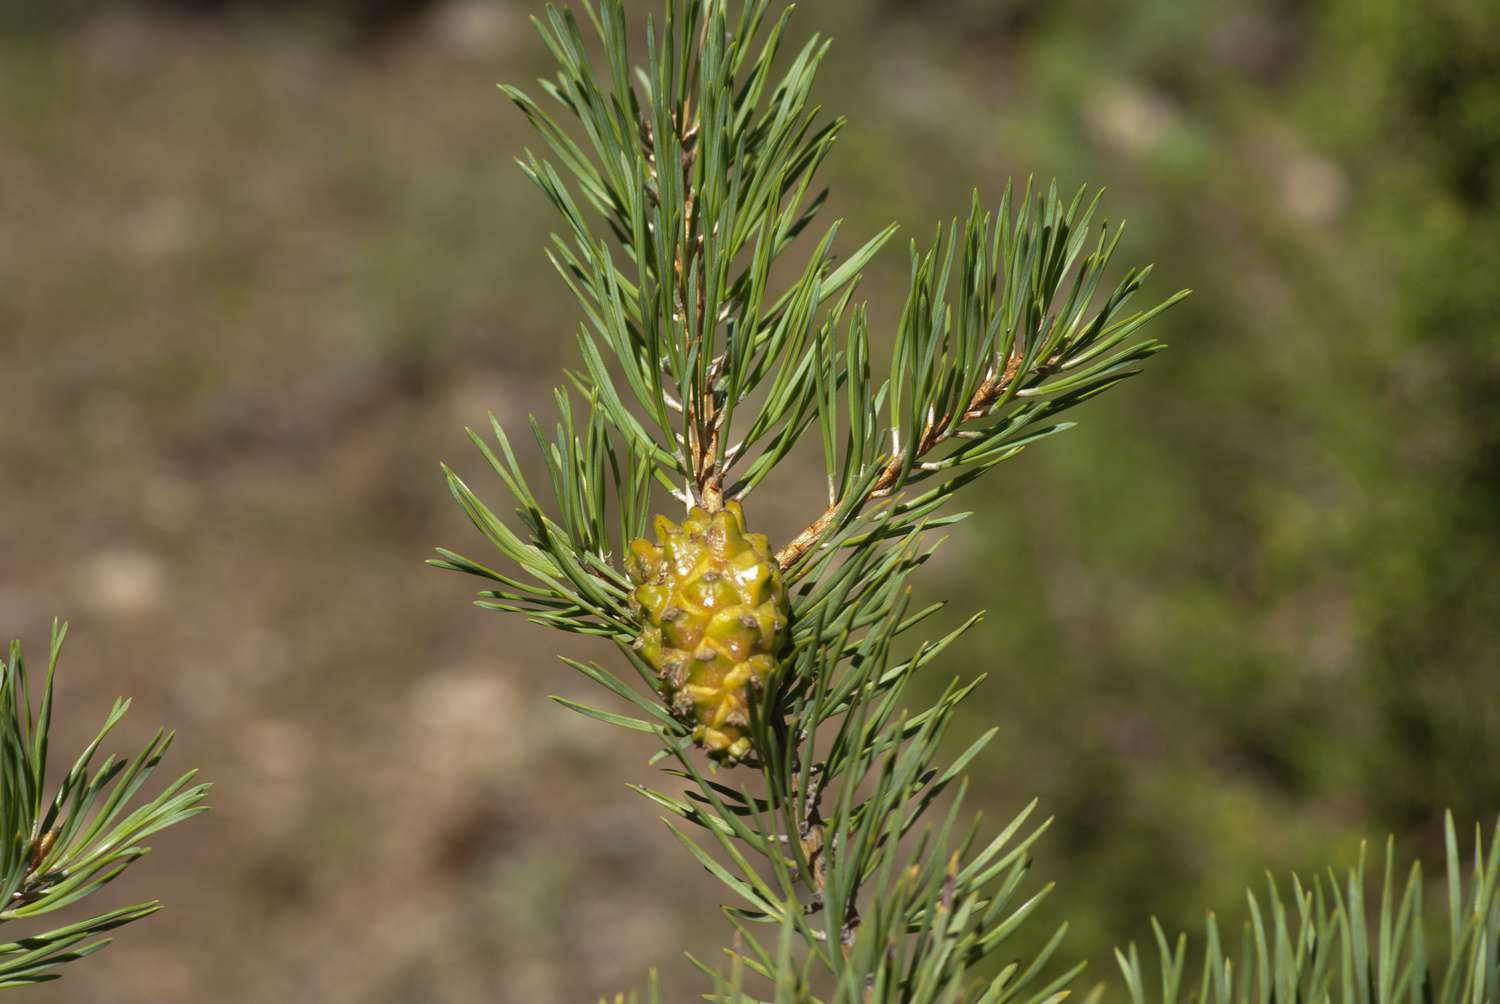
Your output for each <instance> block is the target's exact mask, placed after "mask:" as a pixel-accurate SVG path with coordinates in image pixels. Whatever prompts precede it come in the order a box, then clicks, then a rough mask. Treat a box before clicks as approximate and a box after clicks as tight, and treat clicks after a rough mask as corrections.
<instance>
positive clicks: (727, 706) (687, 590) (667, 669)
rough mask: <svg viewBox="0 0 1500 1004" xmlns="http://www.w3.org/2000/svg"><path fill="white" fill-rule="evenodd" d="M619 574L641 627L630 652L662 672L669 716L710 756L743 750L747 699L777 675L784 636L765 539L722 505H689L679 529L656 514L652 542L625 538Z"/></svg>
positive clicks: (774, 568) (746, 748)
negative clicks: (624, 575) (630, 589)
mask: <svg viewBox="0 0 1500 1004" xmlns="http://www.w3.org/2000/svg"><path fill="white" fill-rule="evenodd" d="M625 565H626V571H628V572H629V573H630V577H631V580H632V581H634V582H635V583H636V589H635V592H634V593H632V594H631V595H632V600H633V601H634V604H635V606H636V608H637V612H638V613H639V615H640V617H641V619H642V621H643V627H642V630H641V636H640V637H639V638H638V639H636V649H637V650H638V651H639V652H640V653H641V657H642V658H644V659H645V660H646V662H647V663H649V664H650V665H651V666H652V667H653V668H654V669H655V670H656V671H657V672H658V673H660V674H661V689H662V693H663V694H664V695H665V696H666V697H667V699H668V701H669V702H670V704H671V708H672V711H673V713H674V714H676V715H677V716H678V718H680V719H681V720H683V721H685V722H690V723H694V725H695V727H694V730H693V739H694V741H695V742H697V743H698V745H700V746H702V747H703V748H704V749H706V750H707V751H708V754H709V756H710V757H712V758H714V759H715V760H720V761H723V762H725V763H727V764H731V765H732V764H734V763H737V762H738V761H740V760H742V759H744V758H745V756H746V755H747V754H748V753H749V752H750V747H751V744H750V737H749V735H748V734H747V731H748V728H749V725H750V713H749V701H751V700H752V699H754V696H753V695H755V694H758V693H759V692H760V691H761V690H762V689H763V688H764V685H765V683H766V680H767V679H769V678H770V676H771V675H772V674H773V673H774V672H775V671H776V666H777V662H776V660H777V657H778V655H779V654H780V652H781V649H782V646H783V645H784V644H785V642H786V638H787V599H786V586H785V584H784V583H783V582H782V580H781V569H780V567H779V566H778V565H777V564H776V559H775V557H774V556H773V555H772V554H771V549H770V545H769V543H768V542H767V540H766V537H765V535H764V534H759V533H746V532H745V514H744V511H743V510H742V509H741V508H740V504H739V503H738V502H730V503H729V504H728V505H726V506H725V507H724V508H723V509H721V510H720V511H718V512H716V513H714V514H713V515H711V516H710V515H709V514H708V513H707V512H705V511H704V510H703V509H701V508H698V507H696V506H695V507H694V508H693V509H692V511H691V512H689V513H688V517H687V519H686V520H684V521H683V523H682V525H681V526H678V525H676V524H675V523H673V522H672V521H671V520H669V519H667V518H666V517H665V516H658V517H656V543H654V544H653V543H651V542H650V541H648V540H646V539H645V538H644V537H642V538H640V539H639V540H635V541H632V542H631V545H630V553H629V555H628V556H627V557H626V561H625Z"/></svg>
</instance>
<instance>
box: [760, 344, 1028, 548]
mask: <svg viewBox="0 0 1500 1004" xmlns="http://www.w3.org/2000/svg"><path fill="white" fill-rule="evenodd" d="M1021 363H1022V357H1021V355H1020V354H1019V353H1012V354H1011V357H1010V360H1009V361H1008V362H1007V363H1006V364H1005V369H1004V370H1003V371H1002V372H999V373H997V374H995V375H994V376H992V377H990V378H989V379H988V380H986V381H985V382H984V383H983V384H982V385H981V386H980V388H979V390H978V391H977V392H976V393H975V394H974V397H973V398H972V399H971V400H970V402H969V406H968V408H966V409H965V410H964V415H963V422H973V421H978V420H979V419H981V418H984V417H985V416H986V415H988V414H989V410H990V409H991V408H992V407H994V405H995V402H996V401H997V400H999V399H1000V397H1001V396H1002V395H1004V393H1005V391H1006V389H1007V388H1009V387H1010V386H1011V384H1012V383H1013V382H1014V381H1015V380H1016V378H1017V376H1019V375H1020V372H1021ZM961 425H962V422H958V423H955V422H953V421H952V419H951V418H950V417H948V416H944V417H942V418H940V419H938V420H936V421H934V422H931V423H929V424H928V425H927V427H926V428H925V429H923V431H922V438H921V442H920V443H919V444H918V446H917V453H916V455H917V458H918V459H921V458H922V457H925V456H927V455H928V454H929V453H931V452H932V451H933V450H935V449H937V448H938V447H939V446H941V445H942V444H943V443H945V442H947V441H948V440H949V439H951V438H952V437H953V436H954V435H955V434H956V433H957V432H958V431H959V429H960V427H961ZM902 467H903V465H902V460H901V458H900V457H893V458H891V460H890V462H889V463H887V464H886V466H885V469H884V470H882V471H881V472H880V477H879V478H877V479H876V480H875V485H874V487H873V488H871V489H870V491H869V493H868V494H866V496H865V504H867V505H868V504H869V503H871V502H878V501H880V500H881V499H885V498H889V497H890V495H891V493H892V492H893V491H895V489H896V484H897V482H898V481H899V480H900V479H901V471H902ZM839 509H840V505H839V504H838V503H835V504H834V505H831V506H829V507H828V508H827V509H826V510H824V512H823V514H822V515H821V516H819V517H818V518H817V519H816V520H814V521H813V522H812V523H811V524H809V525H808V527H807V528H806V529H805V530H803V531H802V532H801V533H799V534H797V536H796V537H794V538H792V541H791V542H790V543H789V544H787V545H786V546H785V547H783V548H782V549H781V550H779V551H777V552H776V561H777V563H778V564H779V565H781V568H782V570H783V571H785V570H786V569H788V568H791V567H792V566H793V565H795V564H796V563H797V562H798V561H799V560H800V559H801V558H802V556H803V555H804V554H806V553H807V552H808V551H810V550H812V548H813V547H814V546H816V545H817V543H818V541H819V540H821V539H823V534H825V533H827V532H828V528H829V527H830V526H832V525H833V521H834V519H835V518H836V517H837V516H838V513H839Z"/></svg>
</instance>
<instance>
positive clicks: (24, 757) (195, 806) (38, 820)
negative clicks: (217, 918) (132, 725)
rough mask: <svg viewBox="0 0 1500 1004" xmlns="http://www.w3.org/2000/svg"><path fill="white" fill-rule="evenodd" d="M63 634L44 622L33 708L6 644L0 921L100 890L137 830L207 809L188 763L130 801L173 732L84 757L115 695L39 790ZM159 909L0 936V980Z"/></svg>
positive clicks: (119, 709) (100, 738)
mask: <svg viewBox="0 0 1500 1004" xmlns="http://www.w3.org/2000/svg"><path fill="white" fill-rule="evenodd" d="M66 636H67V626H66V625H65V624H58V623H54V624H53V627H52V647H51V654H50V657H49V659H48V664H47V675H46V680H45V683H44V684H43V689H42V697H41V704H40V707H36V706H34V705H33V703H32V699H31V693H30V679H29V675H28V673H27V668H26V662H25V660H24V658H23V657H22V653H21V646H20V643H19V642H12V643H11V645H10V655H9V659H8V660H7V661H6V662H5V664H4V667H3V670H4V677H3V679H0V827H3V829H0V925H3V924H7V923H11V922H18V921H27V920H31V919H32V918H36V917H40V916H42V915H43V914H47V913H51V912H53V911H55V910H59V909H62V908H63V907H65V906H69V905H71V904H73V903H76V902H77V901H79V900H81V899H84V898H85V897H88V896H90V895H92V894H94V893H96V892H98V891H99V890H100V889H102V888H103V887H104V886H105V885H107V884H108V883H110V882H112V881H113V880H114V879H116V878H118V877H119V876H120V875H121V873H123V872H124V871H125V869H127V868H128V867H129V866H130V865H131V864H133V863H134V862H135V861H137V860H139V859H140V858H141V857H142V856H144V855H145V854H146V853H147V851H148V850H149V848H147V847H146V846H144V845H143V844H142V841H144V840H145V839H146V838H147V837H149V836H151V835H152V834H154V833H157V832H159V831H160V830H163V829H166V828H167V827H169V826H174V825H176V824H177V823H180V822H182V821H183V820H185V819H187V818H189V817H191V816H194V815H197V814H198V813H200V812H203V811H205V809H206V806H204V805H203V798H204V795H205V794H206V793H207V791H208V788H209V785H207V784H201V783H200V784H195V783H194V778H195V777H196V773H197V772H196V771H189V772H188V773H186V774H184V775H182V776H181V777H179V778H177V779H176V780H175V781H173V782H171V783H170V784H168V785H167V786H166V787H165V788H164V789H162V790H161V791H160V792H159V793H158V794H157V795H156V796H155V797H154V798H152V799H150V800H149V801H147V802H145V803H144V804H141V805H137V806H135V807H134V808H131V802H132V800H133V799H134V798H135V796H136V795H137V793H139V792H140V790H141V789H142V788H143V787H144V786H145V784H146V782H147V781H148V780H149V779H150V777H151V774H152V773H153V772H154V771H155V770H156V768H157V766H158V765H159V764H160V763H161V761H162V759H163V757H165V756H166V753H167V749H168V747H170V746H171V744H172V734H171V733H163V732H161V731H158V732H157V733H156V735H155V736H154V737H153V738H152V739H151V741H150V742H149V743H147V745H146V747H145V749H143V750H142V751H141V752H140V753H138V754H137V755H136V756H135V757H134V758H132V759H130V760H117V759H116V758H115V757H114V756H113V755H111V756H108V757H106V758H105V760H104V762H103V763H102V764H100V765H99V766H98V767H97V768H95V767H93V766H92V765H93V760H94V757H95V755H96V754H97V752H98V750H99V747H100V745H101V744H102V743H103V742H104V740H105V738H106V737H107V736H108V735H109V733H110V731H111V730H113V729H114V727H115V726H116V725H117V724H119V722H120V720H121V719H122V718H124V716H125V713H126V711H127V710H129V708H130V702H129V701H125V700H120V701H116V702H115V705H114V708H113V709H112V710H111V711H110V713H109V716H108V717H107V718H106V719H105V721H104V725H103V726H102V727H101V728H100V730H99V733H98V735H96V736H95V738H94V739H93V741H92V742H90V743H89V745H88V746H87V747H86V748H85V749H84V751H83V753H82V754H80V755H79V757H78V759H77V760H76V761H75V762H74V764H73V767H72V768H71V769H70V770H69V771H68V773H67V775H66V776H65V777H64V778H63V780H62V783H61V784H60V785H59V787H58V789H57V791H56V793H55V794H54V795H53V796H52V797H51V798H50V799H49V798H48V797H47V796H46V794H45V785H46V777H47V754H48V747H49V740H50V736H51V726H52V711H53V700H52V697H53V682H54V679H55V676H56V673H57V662H58V656H59V654H60V652H61V650H62V644H63V640H64V638H65V637H66ZM158 909H160V905H159V904H158V903H157V902H155V901H152V902H149V903H140V904H137V905H135V906H128V907H122V908H120V909H116V910H111V911H109V912H107V913H103V914H100V915H98V916H96V917H92V918H89V919H86V920H81V921H78V922H75V923H72V924H68V925H66V926H63V927H59V928H56V929H54V930H50V931H43V932H41V933H34V934H28V935H26V936H24V937H22V938H19V939H17V940H16V941H12V942H8V943H3V944H0V988H3V987H16V986H25V985H28V984H32V983H41V982H46V981H48V980H54V979H57V977H58V974H57V973H55V972H54V971H53V970H54V969H55V968H56V967H58V966H60V965H63V964H65V963H68V962H72V961H75V960H77V959H81V958H84V957H85V956H87V955H91V954H93V953H94V952H96V951H98V950H100V949H101V948H104V947H105V946H106V945H108V944H109V942H110V939H108V938H101V937H99V936H100V935H103V934H105V933H107V932H109V931H112V930H114V929H115V928H117V927H121V926H123V925H125V924H129V923H133V922H134V921H137V920H140V919H141V918H143V917H148V916H150V915H151V914H153V913H155V912H156V911H157V910H158Z"/></svg>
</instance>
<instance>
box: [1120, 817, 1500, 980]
mask: <svg viewBox="0 0 1500 1004" xmlns="http://www.w3.org/2000/svg"><path fill="white" fill-rule="evenodd" d="M1445 834H1446V840H1447V859H1448V860H1447V869H1446V876H1445V877H1446V887H1447V888H1446V892H1447V904H1446V906H1447V908H1446V910H1445V911H1444V913H1445V917H1444V919H1445V920H1446V921H1447V924H1446V927H1447V930H1446V932H1444V934H1445V936H1442V937H1434V936H1431V935H1430V934H1429V932H1428V922H1429V918H1428V915H1427V911H1426V910H1425V909H1424V906H1423V892H1424V886H1425V880H1424V877H1423V873H1422V867H1421V865H1420V864H1419V863H1418V864H1413V865H1412V867H1411V869H1410V870H1409V871H1408V872H1407V873H1406V881H1405V883H1404V884H1398V880H1397V875H1396V870H1395V869H1396V864H1395V847H1394V842H1392V841H1388V842H1387V844H1386V856H1385V868H1384V870H1383V875H1382V880H1381V884H1380V891H1379V894H1378V896H1377V897H1376V898H1375V899H1374V900H1368V899H1367V898H1366V896H1367V890H1368V889H1369V888H1370V882H1369V875H1368V872H1367V869H1366V858H1365V854H1364V851H1363V849H1362V850H1361V853H1360V857H1359V862H1358V864H1357V865H1355V867H1353V868H1351V869H1349V871H1348V872H1347V873H1346V874H1345V875H1344V877H1343V879H1342V881H1341V880H1340V877H1339V875H1338V874H1337V873H1336V872H1334V871H1333V870H1332V869H1329V871H1328V873H1327V875H1326V876H1323V877H1317V876H1315V877H1314V879H1313V881H1312V882H1311V883H1310V884H1304V883H1303V882H1302V881H1301V880H1299V879H1298V878H1296V877H1295V876H1294V877H1293V878H1292V881H1291V889H1290V898H1287V897H1286V894H1285V893H1286V890H1285V888H1284V887H1282V886H1278V884H1277V883H1276V882H1275V881H1274V880H1272V879H1270V878H1268V879H1267V883H1266V891H1265V894H1264V897H1263V898H1262V897H1257V896H1256V895H1255V894H1254V893H1253V892H1252V893H1249V894H1248V898H1247V902H1248V906H1249V912H1250V916H1249V920H1247V921H1246V923H1245V924H1244V927H1243V931H1242V935H1241V945H1240V951H1239V954H1238V958H1239V961H1238V962H1236V961H1235V959H1234V958H1233V957H1231V956H1229V955H1226V954H1225V942H1224V939H1223V938H1222V936H1221V935H1220V930H1219V923H1218V920H1217V918H1216V917H1215V916H1214V915H1213V914H1209V916H1208V921H1207V924H1206V934H1207V944H1206V948H1205V951H1204V960H1203V967H1202V976H1201V979H1200V980H1198V981H1197V993H1191V992H1190V989H1189V986H1188V985H1187V984H1186V983H1185V973H1186V965H1187V937H1186V935H1183V936H1180V937H1179V938H1178V939H1177V940H1176V942H1169V941H1168V939H1167V936H1166V933H1165V932H1164V931H1163V930H1162V928H1161V925H1160V924H1153V926H1154V930H1155V934H1156V943H1157V951H1158V954H1159V957H1160V968H1161V981H1160V993H1159V994H1158V993H1156V992H1154V990H1153V988H1151V987H1150V986H1149V985H1148V983H1147V980H1146V976H1145V973H1144V970H1143V967H1142V965H1141V960H1140V954H1139V953H1138V952H1137V950H1136V947H1135V946H1134V945H1131V946H1130V948H1129V949H1128V950H1127V951H1117V952H1116V953H1115V954H1116V957H1117V959H1118V961H1119V964H1120V969H1121V971H1122V973H1123V974H1124V979H1125V987H1126V990H1127V991H1128V993H1129V995H1130V999H1131V1001H1132V1004H1147V1002H1148V1001H1160V1002H1161V1004H1177V1002H1179V1001H1199V1002H1205V1004H1207V1002H1210V1001H1214V1002H1218V1004H1231V1002H1240V1004H1249V1002H1251V1001H1329V1000H1342V1001H1346V1002H1349V1004H1396V1002H1400V1001H1423V1002H1430V1004H1487V1002H1490V1001H1496V1000H1500V826H1497V827H1496V828H1495V830H1494V833H1493V834H1492V836H1491V839H1490V841H1489V847H1488V850H1487V851H1486V848H1485V840H1484V834H1483V833H1482V832H1478V831H1476V833H1475V841H1474V852H1473V864H1472V866H1471V869H1470V871H1469V873H1468V875H1467V876H1465V875H1464V867H1463V858H1462V855H1461V853H1460V851H1459V845H1458V836H1457V833H1456V831H1455V829H1454V825H1453V817H1452V815H1451V814H1449V815H1448V817H1447V818H1446V820H1445ZM1372 913H1373V922H1372ZM1435 946H1442V947H1441V948H1439V949H1438V950H1437V951H1434V950H1433V948H1434V947H1435Z"/></svg>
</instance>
